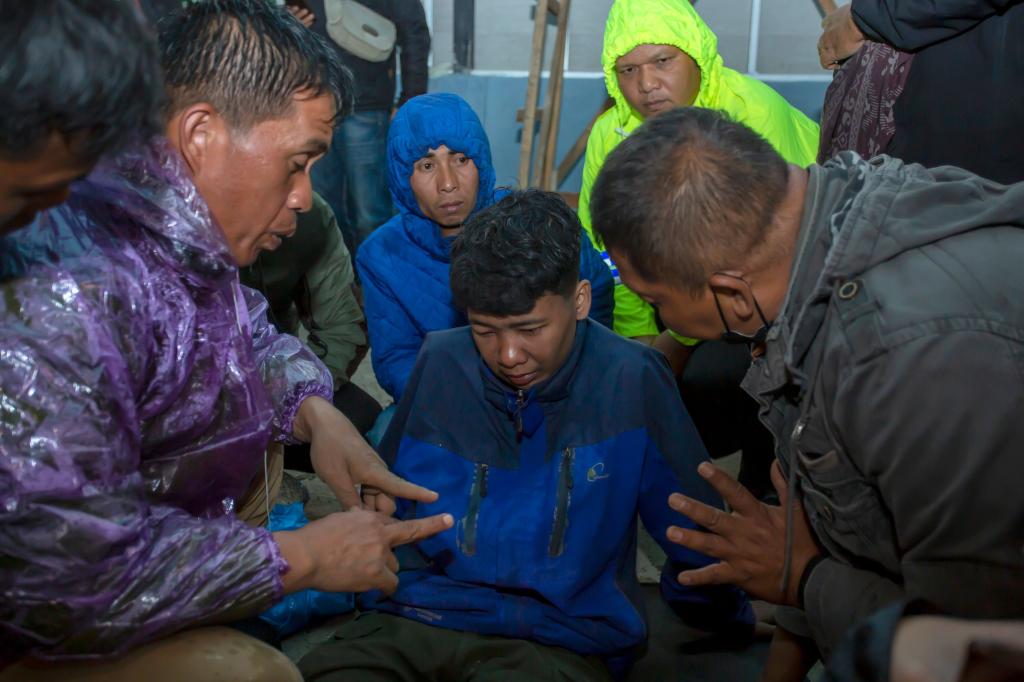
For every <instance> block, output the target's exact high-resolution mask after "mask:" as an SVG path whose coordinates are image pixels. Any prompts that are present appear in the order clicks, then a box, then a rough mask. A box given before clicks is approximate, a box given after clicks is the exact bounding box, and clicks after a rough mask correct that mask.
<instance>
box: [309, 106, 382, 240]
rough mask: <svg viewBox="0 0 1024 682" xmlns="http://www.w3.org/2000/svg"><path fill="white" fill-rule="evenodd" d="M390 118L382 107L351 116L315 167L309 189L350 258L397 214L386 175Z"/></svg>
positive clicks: (342, 124) (346, 119)
mask: <svg viewBox="0 0 1024 682" xmlns="http://www.w3.org/2000/svg"><path fill="white" fill-rule="evenodd" d="M390 117H391V112H390V111H387V110H384V109H381V110H372V111H357V112H355V113H353V114H350V115H349V116H347V117H346V118H345V120H343V121H342V122H341V123H339V124H338V127H337V128H336V129H335V131H334V138H333V141H332V143H331V148H330V149H329V150H328V152H327V153H326V154H325V155H324V157H323V158H322V159H320V161H318V162H317V163H316V164H315V165H314V166H313V170H312V178H313V189H315V190H316V191H317V193H318V194H319V195H320V196H322V197H323V198H324V200H325V201H326V202H327V203H328V204H330V206H331V210H333V211H334V217H335V218H337V219H338V225H339V226H340V227H341V234H342V236H343V237H344V239H345V246H347V247H348V252H349V253H350V254H352V258H353V259H355V257H356V251H358V250H359V245H360V244H362V243H363V240H364V239H366V238H367V237H369V236H370V233H371V232H373V231H374V230H376V229H377V228H378V227H380V226H381V225H383V224H384V223H385V222H387V220H388V218H390V217H391V216H392V215H394V212H395V210H394V208H393V207H392V204H391V194H390V193H389V192H388V184H387V175H386V173H387V138H388V126H389V125H390Z"/></svg>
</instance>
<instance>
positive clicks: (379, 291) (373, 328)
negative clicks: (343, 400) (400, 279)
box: [356, 247, 423, 402]
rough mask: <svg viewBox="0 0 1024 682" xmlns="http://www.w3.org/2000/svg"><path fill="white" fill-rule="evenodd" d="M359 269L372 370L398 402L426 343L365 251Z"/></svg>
mask: <svg viewBox="0 0 1024 682" xmlns="http://www.w3.org/2000/svg"><path fill="white" fill-rule="evenodd" d="M364 249H365V247H364ZM356 269H358V270H359V278H360V281H361V282H362V285H363V306H364V308H365V312H366V328H367V332H368V333H369V336H370V349H371V351H372V352H371V354H370V356H371V358H372V359H373V373H374V374H375V375H376V376H377V383H379V384H380V386H381V388H383V389H384V390H385V391H387V392H388V394H389V395H390V396H391V397H392V398H394V400H395V402H398V401H399V400H401V398H402V392H403V391H404V390H405V384H406V382H407V381H408V380H409V374H410V373H411V372H412V368H413V365H415V364H416V356H417V354H419V352H420V346H421V345H423V334H421V333H420V330H419V329H418V328H417V327H416V325H415V324H414V323H413V321H412V318H411V317H410V316H409V315H408V314H407V313H406V311H405V309H404V308H403V307H402V305H401V303H400V302H399V301H398V298H397V297H396V296H395V294H394V292H393V291H392V290H391V287H390V286H388V284H387V282H385V281H384V280H383V278H381V277H380V276H379V272H378V268H377V266H376V263H374V262H373V261H372V260H370V259H368V258H364V257H363V252H362V251H360V254H359V256H357V257H356Z"/></svg>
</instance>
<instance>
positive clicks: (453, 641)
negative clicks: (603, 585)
mask: <svg viewBox="0 0 1024 682" xmlns="http://www.w3.org/2000/svg"><path fill="white" fill-rule="evenodd" d="M299 670H300V671H301V672H302V677H303V679H305V680H306V682H611V679H612V678H611V676H610V675H609V674H608V670H607V669H606V668H605V666H604V664H603V663H602V662H601V661H600V660H599V659H597V658H595V657H593V656H589V657H588V656H582V655H580V654H577V653H574V652H572V651H569V650H568V649H562V648H559V647H553V646H544V645H543V644H537V643H536V642H531V641H528V640H525V639H510V638H507V637H492V636H489V635H479V634H476V633H474V632H461V631H459V630H448V629H446V628H440V627H437V626H434V625H424V624H423V623H420V622H417V621H414V620H410V619H408V618H402V617H400V616H392V615H389V614H383V613H364V614H362V615H360V616H359V617H358V618H357V619H356V620H353V621H350V622H348V623H346V624H345V625H342V626H341V628H339V629H338V631H337V632H336V633H335V634H334V639H333V640H328V641H327V642H325V643H324V644H321V645H320V646H318V647H317V648H315V649H313V650H312V651H310V652H309V653H308V654H306V655H305V656H304V657H303V658H302V660H301V661H299Z"/></svg>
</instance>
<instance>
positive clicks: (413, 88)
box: [306, 0, 430, 111]
mask: <svg viewBox="0 0 1024 682" xmlns="http://www.w3.org/2000/svg"><path fill="white" fill-rule="evenodd" d="M359 2H360V4H362V5H365V6H366V7H369V8H370V9H372V10H373V11H374V12H377V13H378V14H380V15H382V16H384V17H387V18H388V19H390V20H391V21H393V22H395V27H396V28H397V29H398V39H397V41H396V43H395V47H396V50H400V55H401V59H402V94H401V96H400V97H399V98H398V106H401V105H402V104H403V103H404V102H405V101H406V100H407V99H410V98H412V97H415V96H416V95H422V94H423V93H425V92H426V91H427V76H428V73H427V56H428V55H429V54H430V30H429V29H428V28H427V18H426V15H425V14H424V13H423V4H422V3H421V2H420V0H359ZM306 4H308V5H309V8H310V9H311V10H313V13H314V14H316V21H315V22H314V23H313V30H314V31H316V32H317V33H319V34H320V35H322V36H323V37H324V38H327V41H328V42H329V43H330V44H331V45H332V46H333V47H335V48H336V49H337V51H338V54H339V55H341V59H342V61H344V62H345V66H347V67H348V68H349V69H350V70H351V71H352V75H353V76H355V81H356V111H371V110H376V109H385V110H390V109H391V107H392V106H394V105H395V53H394V52H392V53H391V56H389V57H388V58H387V59H385V60H384V61H382V62H368V61H366V60H365V59H360V58H359V57H356V56H355V55H353V54H351V53H349V52H346V51H345V50H343V49H341V47H339V46H338V44H337V43H335V42H334V41H333V40H331V37H330V36H329V35H327V15H326V13H325V11H324V0H307V2H306Z"/></svg>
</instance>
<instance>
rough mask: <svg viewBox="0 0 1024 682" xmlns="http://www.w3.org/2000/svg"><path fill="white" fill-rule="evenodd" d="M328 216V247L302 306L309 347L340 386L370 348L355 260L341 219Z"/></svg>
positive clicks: (309, 280)
mask: <svg viewBox="0 0 1024 682" xmlns="http://www.w3.org/2000/svg"><path fill="white" fill-rule="evenodd" d="M323 213H324V215H325V216H328V217H329V218H328V224H327V226H326V232H327V235H328V237H327V247H326V248H325V249H324V253H323V255H322V256H321V257H320V259H319V260H318V261H317V263H316V264H315V265H314V266H313V268H311V269H310V271H309V273H308V274H307V275H306V279H307V287H306V289H307V291H308V294H307V295H308V297H309V300H308V302H306V304H305V305H300V306H299V310H300V314H301V316H302V324H303V326H304V327H305V328H306V330H307V331H308V332H309V339H308V342H309V347H310V348H312V349H313V351H314V352H315V353H316V354H317V356H318V357H319V358H320V359H321V360H322V361H323V363H324V364H325V365H327V368H328V369H329V370H330V372H331V376H332V377H334V386H335V388H337V387H338V386H341V385H343V384H345V383H347V382H348V380H349V376H348V370H349V365H350V364H351V363H352V361H353V360H355V359H356V358H357V357H358V356H359V355H361V354H362V353H364V352H365V350H366V332H365V331H364V322H363V311H362V309H361V308H360V307H359V302H358V301H357V300H356V297H355V293H354V292H353V291H352V281H353V274H352V259H351V258H350V257H349V253H348V249H347V248H346V247H345V242H344V241H342V239H341V231H340V230H339V229H338V223H337V220H336V219H335V218H334V214H333V213H332V212H331V211H329V210H328V211H324V212H323Z"/></svg>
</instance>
